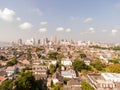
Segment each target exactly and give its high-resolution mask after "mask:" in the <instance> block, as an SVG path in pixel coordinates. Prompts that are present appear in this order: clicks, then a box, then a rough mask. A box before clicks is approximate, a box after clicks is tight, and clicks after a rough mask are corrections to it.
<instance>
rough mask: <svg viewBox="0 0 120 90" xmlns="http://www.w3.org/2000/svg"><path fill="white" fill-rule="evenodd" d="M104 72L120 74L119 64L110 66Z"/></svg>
mask: <svg viewBox="0 0 120 90" xmlns="http://www.w3.org/2000/svg"><path fill="white" fill-rule="evenodd" d="M106 70H107V72H112V73H120V64H112V65H110V66H108V67H107V69H106Z"/></svg>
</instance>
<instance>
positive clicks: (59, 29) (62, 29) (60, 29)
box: [56, 27, 64, 32]
mask: <svg viewBox="0 0 120 90" xmlns="http://www.w3.org/2000/svg"><path fill="white" fill-rule="evenodd" d="M56 31H57V32H62V31H64V28H63V27H58V28H56Z"/></svg>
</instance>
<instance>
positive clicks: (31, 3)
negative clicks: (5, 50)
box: [0, 0, 120, 43]
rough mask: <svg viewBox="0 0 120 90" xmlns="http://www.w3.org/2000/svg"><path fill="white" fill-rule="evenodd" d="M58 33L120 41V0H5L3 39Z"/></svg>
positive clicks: (0, 24)
mask: <svg viewBox="0 0 120 90" xmlns="http://www.w3.org/2000/svg"><path fill="white" fill-rule="evenodd" d="M53 35H54V36H57V37H58V38H60V39H63V38H64V39H74V40H85V41H88V40H90V41H98V42H106V43H119V42H120V39H119V38H120V1H119V0H99V1H98V0H3V1H1V2H0V41H5V42H10V41H16V40H18V39H19V38H21V39H23V40H26V39H30V38H35V39H39V38H42V37H50V36H53Z"/></svg>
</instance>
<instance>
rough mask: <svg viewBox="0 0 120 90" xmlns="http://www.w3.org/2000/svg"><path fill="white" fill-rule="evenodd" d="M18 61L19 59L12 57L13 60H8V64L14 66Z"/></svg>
mask: <svg viewBox="0 0 120 90" xmlns="http://www.w3.org/2000/svg"><path fill="white" fill-rule="evenodd" d="M17 63H18V61H17V59H16V58H12V60H11V61H9V62H7V66H13V65H15V64H17Z"/></svg>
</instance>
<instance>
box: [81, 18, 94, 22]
mask: <svg viewBox="0 0 120 90" xmlns="http://www.w3.org/2000/svg"><path fill="white" fill-rule="evenodd" d="M92 21H93V18H86V19H85V20H84V21H83V22H84V23H90V22H92Z"/></svg>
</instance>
